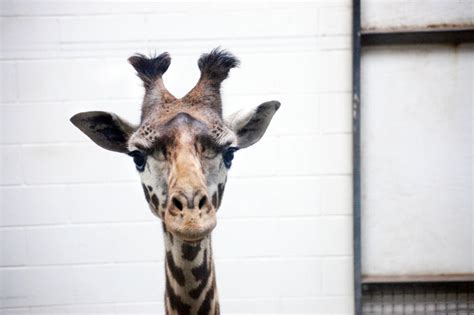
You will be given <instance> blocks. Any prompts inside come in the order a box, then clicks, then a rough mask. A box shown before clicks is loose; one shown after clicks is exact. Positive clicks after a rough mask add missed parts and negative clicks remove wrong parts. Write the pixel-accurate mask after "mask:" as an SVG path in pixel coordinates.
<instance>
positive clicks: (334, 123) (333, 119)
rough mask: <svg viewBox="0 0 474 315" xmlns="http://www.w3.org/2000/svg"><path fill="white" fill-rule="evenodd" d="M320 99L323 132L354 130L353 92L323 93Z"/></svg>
mask: <svg viewBox="0 0 474 315" xmlns="http://www.w3.org/2000/svg"><path fill="white" fill-rule="evenodd" d="M320 100H321V130H322V132H323V133H348V132H352V102H351V94H349V93H341V94H332V93H331V94H322V95H321V98H320Z"/></svg>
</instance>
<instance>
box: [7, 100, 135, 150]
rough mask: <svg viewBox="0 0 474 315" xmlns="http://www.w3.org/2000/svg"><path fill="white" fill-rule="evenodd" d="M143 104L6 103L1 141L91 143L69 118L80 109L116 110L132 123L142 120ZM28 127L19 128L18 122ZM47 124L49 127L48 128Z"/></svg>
mask: <svg viewBox="0 0 474 315" xmlns="http://www.w3.org/2000/svg"><path fill="white" fill-rule="evenodd" d="M139 108H140V106H139V105H138V104H137V105H136V106H133V105H130V102H107V101H99V102H92V104H91V103H89V102H87V103H82V102H79V103H69V104H64V103H57V102H53V103H39V104H23V103H22V104H14V105H4V106H2V107H1V111H2V125H1V126H0V128H1V134H0V141H1V142H2V143H7V144H10V143H11V144H15V143H28V144H31V143H42V142H81V141H82V142H88V143H90V141H91V140H90V139H89V138H87V137H86V136H85V135H84V134H83V133H82V132H81V131H79V130H78V129H77V128H76V127H75V126H74V125H73V124H72V123H71V122H70V121H69V119H70V118H71V117H72V116H73V115H74V114H76V113H78V112H84V111H91V110H102V111H111V112H116V113H117V114H118V115H121V116H123V117H124V118H125V119H127V120H128V121H131V122H134V123H135V122H136V121H138V110H139ZM19 121H21V122H22V125H23V126H28V128H18V122H19ZM45 126H47V127H48V128H45Z"/></svg>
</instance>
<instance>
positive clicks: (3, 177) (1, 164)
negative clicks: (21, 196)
mask: <svg viewBox="0 0 474 315" xmlns="http://www.w3.org/2000/svg"><path fill="white" fill-rule="evenodd" d="M21 158H22V155H21V149H20V147H19V146H0V183H1V184H2V185H15V184H21V183H22V182H23V169H22V165H21V161H22V159H21Z"/></svg>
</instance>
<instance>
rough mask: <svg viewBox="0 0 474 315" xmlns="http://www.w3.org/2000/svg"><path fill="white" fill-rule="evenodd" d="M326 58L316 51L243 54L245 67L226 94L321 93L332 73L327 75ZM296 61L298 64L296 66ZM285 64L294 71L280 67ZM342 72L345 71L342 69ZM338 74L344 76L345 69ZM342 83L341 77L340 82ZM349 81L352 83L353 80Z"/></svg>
mask: <svg viewBox="0 0 474 315" xmlns="http://www.w3.org/2000/svg"><path fill="white" fill-rule="evenodd" d="M347 56H348V57H350V54H349V52H348V53H347ZM323 57H324V55H322V53H319V52H316V53H315V52H314V51H313V52H291V53H290V52H285V53H275V52H272V53H265V54H262V53H255V54H240V55H239V58H240V59H241V63H242V65H241V67H240V69H238V71H233V73H232V80H229V81H228V82H225V84H224V88H225V90H224V91H228V93H229V95H230V94H232V95H233V94H262V91H265V94H267V95H268V94H270V95H275V94H290V93H314V92H315V91H316V92H317V91H318V89H319V88H318V87H320V86H322V82H320V81H321V80H323V79H324V80H327V79H328V78H325V77H323V75H324V74H325V73H330V72H324V70H326V66H323V64H322V62H324V61H325V60H326V59H327V57H325V58H326V59H324V58H323ZM295 60H298V62H293V61H295ZM348 61H350V58H349V59H348ZM339 62H340V61H339ZM282 63H283V64H286V63H291V67H284V68H283V69H282V68H281V66H280V65H281V64H282ZM348 65H349V64H348ZM338 68H342V65H339V66H338ZM308 69H314V71H308ZM338 71H339V72H341V74H342V69H341V70H338ZM347 73H349V70H348V71H347ZM349 74H350V73H349ZM249 78H252V80H249ZM340 79H341V78H339V77H338V80H340ZM347 81H348V82H349V83H350V80H349V79H348V80H347ZM255 82H258V84H255ZM338 84H340V83H338Z"/></svg>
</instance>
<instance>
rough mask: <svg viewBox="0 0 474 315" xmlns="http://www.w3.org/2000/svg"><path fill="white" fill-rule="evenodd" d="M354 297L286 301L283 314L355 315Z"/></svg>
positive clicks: (282, 310) (283, 302)
mask: <svg viewBox="0 0 474 315" xmlns="http://www.w3.org/2000/svg"><path fill="white" fill-rule="evenodd" d="M353 301H354V298H353V297H349V296H348V297H322V298H313V297H304V298H295V299H284V300H283V301H282V303H281V304H282V307H281V308H280V310H279V312H281V313H293V314H294V313H311V314H354V305H353V304H354V303H353Z"/></svg>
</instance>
